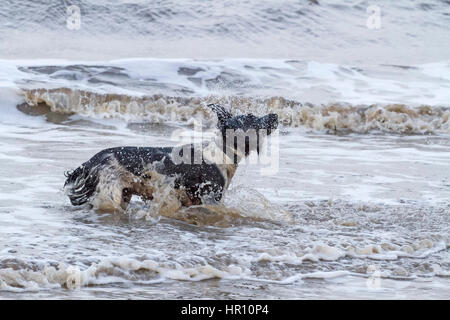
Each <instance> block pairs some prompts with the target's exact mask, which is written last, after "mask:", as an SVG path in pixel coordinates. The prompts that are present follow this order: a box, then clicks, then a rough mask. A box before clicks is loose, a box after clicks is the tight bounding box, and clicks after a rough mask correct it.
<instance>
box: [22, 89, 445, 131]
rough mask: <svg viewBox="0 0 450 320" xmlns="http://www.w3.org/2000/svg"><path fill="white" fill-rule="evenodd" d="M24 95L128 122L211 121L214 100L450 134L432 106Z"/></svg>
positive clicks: (344, 127)
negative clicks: (208, 107) (208, 105)
mask: <svg viewBox="0 0 450 320" xmlns="http://www.w3.org/2000/svg"><path fill="white" fill-rule="evenodd" d="M23 94H24V96H25V100H26V103H27V104H28V105H29V106H31V107H38V106H42V105H45V106H47V107H48V108H49V110H50V111H52V112H56V113H61V114H80V115H83V116H88V117H105V118H121V119H124V120H126V121H148V122H153V123H165V122H187V123H191V122H192V120H193V119H202V120H206V121H209V122H211V121H213V119H214V118H213V114H212V113H211V112H210V111H209V110H208V109H207V108H206V107H205V106H206V104H208V103H220V104H223V105H225V106H228V107H229V108H230V109H231V111H232V112H233V113H235V114H240V113H249V112H251V113H254V114H266V113H271V112H273V113H277V114H278V116H279V119H280V121H281V122H282V123H283V125H285V126H288V127H306V128H310V129H314V130H318V131H332V132H356V133H368V132H373V131H381V132H389V133H407V134H419V133H421V134H423V133H448V132H450V108H445V107H432V106H426V105H423V106H419V107H412V106H407V105H403V104H385V105H370V106H366V105H350V104H328V105H313V104H310V103H301V102H298V101H294V100H288V99H285V98H283V97H271V98H266V99H259V98H253V97H230V96H212V95H211V96H206V97H170V96H163V95H153V96H132V95H127V94H111V93H96V92H91V91H86V90H77V89H69V88H57V89H31V90H25V91H23Z"/></svg>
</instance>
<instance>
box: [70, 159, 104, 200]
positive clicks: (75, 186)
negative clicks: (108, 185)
mask: <svg viewBox="0 0 450 320" xmlns="http://www.w3.org/2000/svg"><path fill="white" fill-rule="evenodd" d="M64 175H65V176H66V177H67V179H66V182H65V183H64V189H66V194H67V195H68V196H69V199H70V202H71V203H72V204H73V205H74V206H80V205H82V204H85V203H86V202H88V201H89V199H90V197H91V196H92V194H93V193H94V191H95V189H96V188H97V184H98V180H99V167H98V166H95V167H91V166H89V165H84V164H83V165H81V166H80V167H78V168H76V169H75V170H73V171H67V172H65V173H64Z"/></svg>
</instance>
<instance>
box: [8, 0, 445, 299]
mask: <svg viewBox="0 0 450 320" xmlns="http://www.w3.org/2000/svg"><path fill="white" fill-rule="evenodd" d="M72 4H75V5H77V6H79V7H80V11H81V28H80V29H79V30H73V29H69V28H68V27H67V18H68V13H67V6H68V5H72ZM371 4H372V3H371V2H369V1H357V2H354V1H334V0H319V1H291V0H286V1H278V0H277V1H272V0H265V1H259V0H258V1H235V0H230V1H223V2H208V3H205V2H204V1H197V0H189V1H183V2H182V3H181V2H179V1H164V2H158V1H141V0H139V1H137V0H136V1H134V0H117V1H115V0H114V1H113V0H111V1H109V0H102V1H91V0H79V1H78V0H77V1H66V2H64V1H55V2H48V1H9V0H7V1H6V2H5V5H4V8H3V10H2V11H1V12H0V31H2V32H0V41H1V46H0V59H1V60H0V146H1V147H0V298H1V299H17V298H19V299H34V298H41V299H45V298H55V299H65V298H70V299H75V298H81V299H99V298H120V299H127V298H133V299H163V298H175V299H179V298H180V299H181V298H185V299H189V298H201V299H212V298H224V299H228V298H270V299H280V298H283V299H298V298H303V299H306V298H319V299H328V298H336V299H344V298H370V299H381V298H402V299H424V298H425V299H433V298H437V299H448V298H450V289H449V288H450V286H449V284H450V283H449V274H450V254H449V249H448V247H449V242H450V239H449V234H450V233H449V226H450V221H449V220H450V219H449V213H450V202H449V198H450V197H449V196H450V135H449V134H450V104H449V101H450V62H449V61H450V60H449V57H450V51H449V48H450V47H449V46H448V42H449V40H450V39H449V35H450V34H449V32H448V25H449V20H448V19H449V18H448V17H449V15H450V11H449V8H450V7H449V5H448V3H447V2H446V1H441V0H433V1H427V3H423V2H420V1H414V2H409V1H406V2H401V1H397V2H395V3H394V2H392V1H382V0H379V1H377V5H378V6H379V8H380V10H381V28H380V29H373V30H371V29H368V28H367V25H366V22H367V18H368V16H369V14H370V13H368V11H367V9H368V6H369V5H371ZM18 59H22V60H18ZM207 103H221V104H222V105H224V106H225V107H227V108H229V109H230V110H231V111H232V112H233V113H234V114H242V113H248V112H252V113H254V114H257V115H263V114H266V113H269V112H275V113H277V114H278V116H279V118H280V120H281V125H280V130H279V141H280V148H279V157H278V158H277V159H278V160H279V163H278V165H279V166H278V171H277V172H276V174H274V175H261V172H260V169H261V168H260V167H259V166H245V165H242V166H240V167H239V169H238V171H237V173H236V176H235V177H234V179H233V183H232V185H231V188H230V190H229V191H228V192H227V193H226V195H225V198H224V200H223V202H222V204H221V205H219V206H216V207H211V206H209V207H208V206H205V207H196V208H191V209H189V210H184V211H179V212H176V214H174V216H175V218H178V219H174V218H173V217H172V218H169V217H166V216H159V215H158V214H157V213H156V212H155V211H154V210H153V207H152V205H151V204H145V203H143V202H141V201H139V199H133V202H132V204H131V207H130V209H129V210H128V211H127V212H126V213H125V214H107V213H97V212H94V211H92V210H90V209H88V208H74V207H72V206H71V205H70V203H69V201H68V199H67V197H66V196H65V195H64V194H63V191H62V186H63V183H64V180H65V178H64V175H63V173H64V172H65V171H67V170H71V169H74V168H75V167H77V166H78V165H80V164H81V163H82V162H84V161H86V160H87V159H89V158H90V157H91V156H93V155H94V154H95V153H97V152H98V151H100V150H102V149H104V148H109V147H114V146H124V145H128V146H132V145H134V146H172V145H175V144H176V142H177V141H175V140H173V139H171V137H172V136H173V134H174V133H175V132H184V134H185V135H189V134H191V133H192V130H193V124H195V123H197V122H199V121H202V124H203V125H204V127H205V128H208V129H210V128H213V127H214V125H215V121H216V119H215V117H214V116H213V115H212V114H211V113H209V112H208V111H207V110H206V108H205V105H206V104H207Z"/></svg>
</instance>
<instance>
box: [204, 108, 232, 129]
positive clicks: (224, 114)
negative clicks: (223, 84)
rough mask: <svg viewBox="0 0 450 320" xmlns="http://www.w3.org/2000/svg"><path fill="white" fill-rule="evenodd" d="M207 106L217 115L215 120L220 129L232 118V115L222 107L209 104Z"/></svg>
mask: <svg viewBox="0 0 450 320" xmlns="http://www.w3.org/2000/svg"><path fill="white" fill-rule="evenodd" d="M207 106H208V107H209V108H211V109H212V110H213V111H214V112H215V113H216V114H217V119H218V120H219V123H218V127H219V128H222V127H223V125H224V124H225V122H226V121H227V120H228V119H230V118H232V117H233V115H232V114H231V113H230V112H229V111H227V110H225V108H224V107H222V106H219V105H218V104H214V103H211V104H208V105H207Z"/></svg>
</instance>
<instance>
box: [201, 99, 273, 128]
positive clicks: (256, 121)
mask: <svg viewBox="0 0 450 320" xmlns="http://www.w3.org/2000/svg"><path fill="white" fill-rule="evenodd" d="M208 107H210V108H211V109H212V110H214V111H215V112H216V114H217V118H218V122H217V127H218V128H219V129H220V130H221V131H222V132H224V131H226V130H227V129H232V130H239V129H241V130H242V131H244V132H246V131H247V130H250V129H254V130H256V131H259V130H266V131H267V135H270V133H271V132H272V131H273V130H275V129H276V128H277V127H278V115H277V114H276V113H269V114H268V115H265V116H263V117H257V116H255V115H253V114H251V113H249V114H247V115H239V116H234V117H233V115H232V114H231V113H230V112H229V111H227V110H225V108H224V107H222V106H219V105H216V104H209V105H208Z"/></svg>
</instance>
